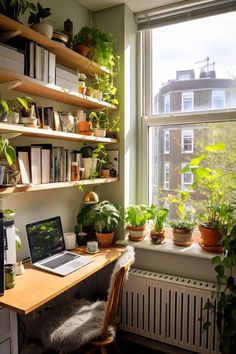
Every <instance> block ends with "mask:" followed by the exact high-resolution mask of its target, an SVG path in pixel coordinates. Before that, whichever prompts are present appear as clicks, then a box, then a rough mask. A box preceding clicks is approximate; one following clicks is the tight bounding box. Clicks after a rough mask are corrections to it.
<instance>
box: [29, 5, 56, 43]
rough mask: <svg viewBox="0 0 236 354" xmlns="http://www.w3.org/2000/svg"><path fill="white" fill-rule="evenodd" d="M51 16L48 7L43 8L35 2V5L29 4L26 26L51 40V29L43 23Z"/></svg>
mask: <svg viewBox="0 0 236 354" xmlns="http://www.w3.org/2000/svg"><path fill="white" fill-rule="evenodd" d="M51 14H52V13H51V9H50V8H49V7H45V8H43V7H42V5H41V4H40V3H39V2H37V4H36V5H35V4H34V3H31V4H30V15H29V18H28V24H29V25H31V27H32V28H33V29H34V30H35V31H37V32H39V33H41V34H42V35H44V36H46V37H48V38H52V34H53V27H52V26H51V25H49V24H47V23H45V22H43V20H44V19H45V18H47V17H49V16H51Z"/></svg>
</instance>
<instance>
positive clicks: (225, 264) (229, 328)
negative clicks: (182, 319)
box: [203, 205, 236, 354]
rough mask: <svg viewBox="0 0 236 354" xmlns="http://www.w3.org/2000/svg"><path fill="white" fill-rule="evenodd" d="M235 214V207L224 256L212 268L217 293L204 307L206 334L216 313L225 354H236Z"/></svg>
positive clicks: (225, 239) (221, 347)
mask: <svg viewBox="0 0 236 354" xmlns="http://www.w3.org/2000/svg"><path fill="white" fill-rule="evenodd" d="M235 211H236V208H235V205H234V213H232V214H231V217H232V218H231V222H230V223H228V225H227V227H226V228H225V229H224V235H223V237H222V241H221V244H222V246H223V248H224V254H223V256H215V257H213V258H212V264H213V265H214V266H215V271H216V280H217V289H216V292H215V293H213V296H212V298H211V300H208V301H207V302H206V304H205V306H204V309H205V310H206V318H207V320H206V321H205V323H204V325H203V330H207V329H208V328H209V326H210V325H212V323H211V322H210V321H209V312H211V311H213V313H216V325H217V329H218V332H219V350H220V352H221V353H222V354H233V353H235V349H236V284H235V278H234V276H233V273H234V269H235V266H236V257H235V254H236V213H235ZM214 318H215V317H214Z"/></svg>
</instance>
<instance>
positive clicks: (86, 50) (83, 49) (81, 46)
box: [74, 44, 89, 57]
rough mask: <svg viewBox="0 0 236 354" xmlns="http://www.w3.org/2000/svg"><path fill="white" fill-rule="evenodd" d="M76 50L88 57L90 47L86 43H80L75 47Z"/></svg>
mask: <svg viewBox="0 0 236 354" xmlns="http://www.w3.org/2000/svg"><path fill="white" fill-rule="evenodd" d="M74 51H75V52H77V53H79V54H81V55H83V56H84V57H87V56H88V54H89V47H88V46H87V45H85V44H78V45H76V46H75V47H74Z"/></svg>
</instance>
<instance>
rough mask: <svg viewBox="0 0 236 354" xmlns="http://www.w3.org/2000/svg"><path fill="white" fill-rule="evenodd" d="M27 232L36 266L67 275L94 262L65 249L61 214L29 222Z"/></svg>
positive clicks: (33, 262) (31, 255)
mask: <svg viewBox="0 0 236 354" xmlns="http://www.w3.org/2000/svg"><path fill="white" fill-rule="evenodd" d="M26 233H27V238H28V244H29V252H30V258H31V263H32V265H33V266H34V267H37V268H40V269H43V270H46V271H48V272H52V273H55V274H58V275H62V276H65V275H67V274H70V273H72V272H74V271H75V270H77V269H79V268H81V267H83V266H85V265H86V264H88V263H90V262H92V259H90V258H89V257H86V256H80V255H79V254H77V253H74V252H69V251H66V250H65V242H64V236H63V230H62V225H61V218H60V216H55V217H53V218H50V219H45V220H40V221H37V222H34V223H31V224H27V225H26Z"/></svg>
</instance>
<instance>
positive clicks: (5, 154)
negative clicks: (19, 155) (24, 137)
mask: <svg viewBox="0 0 236 354" xmlns="http://www.w3.org/2000/svg"><path fill="white" fill-rule="evenodd" d="M0 159H6V160H7V163H8V165H9V166H11V165H13V163H14V162H15V161H16V151H15V149H14V147H13V146H11V145H9V141H8V139H4V138H3V137H1V138H0Z"/></svg>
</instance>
